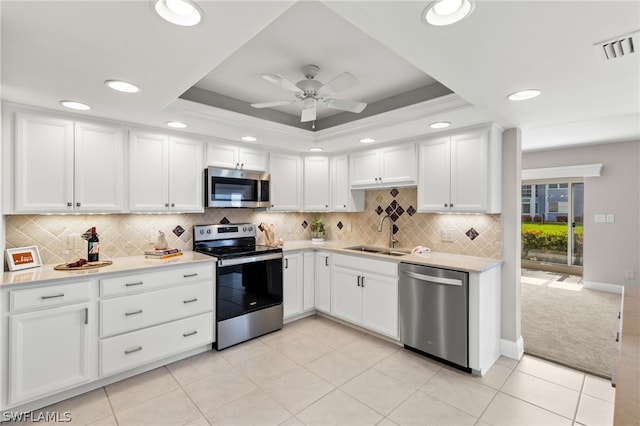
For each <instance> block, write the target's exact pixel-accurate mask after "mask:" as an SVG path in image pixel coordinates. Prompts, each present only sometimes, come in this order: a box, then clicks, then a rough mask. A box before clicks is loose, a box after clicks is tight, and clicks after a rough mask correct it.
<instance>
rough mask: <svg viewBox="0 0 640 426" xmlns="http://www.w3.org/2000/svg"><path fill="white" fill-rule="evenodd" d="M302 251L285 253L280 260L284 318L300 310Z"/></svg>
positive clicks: (301, 302) (301, 300) (301, 298)
mask: <svg viewBox="0 0 640 426" xmlns="http://www.w3.org/2000/svg"><path fill="white" fill-rule="evenodd" d="M303 288H304V287H303V265H302V253H287V254H286V255H285V256H284V259H283V262H282V312H283V316H284V318H285V319H287V318H288V317H291V316H293V315H297V314H299V313H300V312H302V304H303Z"/></svg>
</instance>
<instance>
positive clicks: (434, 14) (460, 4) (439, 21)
mask: <svg viewBox="0 0 640 426" xmlns="http://www.w3.org/2000/svg"><path fill="white" fill-rule="evenodd" d="M474 9H475V0H436V1H433V2H431V3H429V5H428V6H427V7H426V9H425V10H424V12H422V17H423V18H424V20H425V21H426V22H427V23H429V24H431V25H434V26H437V27H441V26H444V25H451V24H455V23H456V22H458V21H461V20H462V19H464V18H466V17H467V16H469V15H470V14H471V12H473V10H474Z"/></svg>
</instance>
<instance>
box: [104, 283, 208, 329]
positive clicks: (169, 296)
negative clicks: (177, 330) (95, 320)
mask: <svg viewBox="0 0 640 426" xmlns="http://www.w3.org/2000/svg"><path fill="white" fill-rule="evenodd" d="M212 310H213V283H212V282H211V281H203V282H199V283H196V284H189V285H181V286H176V287H174V288H167V289H163V290H157V291H151V292H145V293H138V294H132V295H128V296H123V297H116V298H113V299H108V300H103V301H101V302H100V336H101V337H104V336H110V335H114V334H119V333H123V332H126V331H131V330H136V329H139V328H144V327H149V326H152V325H156V324H160V323H163V322H168V321H172V320H175V319H178V318H185V317H188V316H192V315H196V314H201V313H204V312H207V311H209V312H211V311H212Z"/></svg>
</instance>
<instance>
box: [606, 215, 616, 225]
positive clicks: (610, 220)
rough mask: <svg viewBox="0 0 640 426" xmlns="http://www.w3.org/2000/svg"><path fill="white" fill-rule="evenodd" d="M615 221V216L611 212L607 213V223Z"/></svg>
mask: <svg viewBox="0 0 640 426" xmlns="http://www.w3.org/2000/svg"><path fill="white" fill-rule="evenodd" d="M614 221H615V217H614V215H612V214H608V215H607V223H613V222H614Z"/></svg>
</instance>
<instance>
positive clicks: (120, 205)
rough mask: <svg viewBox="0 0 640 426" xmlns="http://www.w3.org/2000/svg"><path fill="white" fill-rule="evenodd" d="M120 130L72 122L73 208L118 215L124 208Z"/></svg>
mask: <svg viewBox="0 0 640 426" xmlns="http://www.w3.org/2000/svg"><path fill="white" fill-rule="evenodd" d="M123 177H124V130H123V129H122V128H121V127H114V126H105V125H100V124H93V123H81V122H76V123H75V175H74V189H75V190H74V193H75V197H74V200H75V201H74V209H75V210H76V211H81V212H122V211H124V210H125V206H124V179H123Z"/></svg>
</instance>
